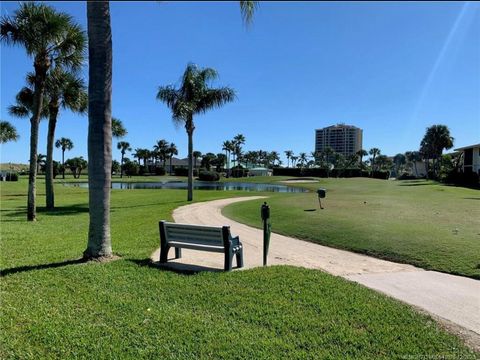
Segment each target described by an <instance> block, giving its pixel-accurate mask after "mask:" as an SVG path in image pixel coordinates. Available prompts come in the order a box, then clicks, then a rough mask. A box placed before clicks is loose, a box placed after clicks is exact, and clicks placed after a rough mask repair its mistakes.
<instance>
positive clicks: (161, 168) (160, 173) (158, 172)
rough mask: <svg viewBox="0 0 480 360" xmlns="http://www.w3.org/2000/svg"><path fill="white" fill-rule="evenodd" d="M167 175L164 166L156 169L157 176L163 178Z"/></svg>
mask: <svg viewBox="0 0 480 360" xmlns="http://www.w3.org/2000/svg"><path fill="white" fill-rule="evenodd" d="M165 174H166V171H165V168H164V167H163V166H159V167H156V168H155V175H160V176H163V175H165Z"/></svg>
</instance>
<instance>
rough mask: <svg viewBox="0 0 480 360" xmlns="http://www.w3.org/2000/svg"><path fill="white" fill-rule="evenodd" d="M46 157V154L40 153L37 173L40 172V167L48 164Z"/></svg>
mask: <svg viewBox="0 0 480 360" xmlns="http://www.w3.org/2000/svg"><path fill="white" fill-rule="evenodd" d="M46 158H47V156H46V155H44V154H38V155H37V174H39V173H40V169H41V168H42V166H44V165H45V164H46V162H45V159H46Z"/></svg>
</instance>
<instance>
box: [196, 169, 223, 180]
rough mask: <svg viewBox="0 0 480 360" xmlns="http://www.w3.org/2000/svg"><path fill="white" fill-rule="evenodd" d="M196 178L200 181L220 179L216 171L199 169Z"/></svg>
mask: <svg viewBox="0 0 480 360" xmlns="http://www.w3.org/2000/svg"><path fill="white" fill-rule="evenodd" d="M198 178H199V180H202V181H218V180H220V174H219V173H217V172H216V171H201V172H200V174H199V175H198Z"/></svg>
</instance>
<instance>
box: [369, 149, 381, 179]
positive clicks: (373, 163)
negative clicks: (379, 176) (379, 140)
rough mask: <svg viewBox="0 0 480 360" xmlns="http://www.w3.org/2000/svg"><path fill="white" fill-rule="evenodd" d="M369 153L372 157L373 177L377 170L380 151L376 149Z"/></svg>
mask: <svg viewBox="0 0 480 360" xmlns="http://www.w3.org/2000/svg"><path fill="white" fill-rule="evenodd" d="M368 153H369V154H370V155H372V161H371V165H372V176H373V172H374V171H375V170H376V164H375V158H376V157H377V156H379V155H380V149H379V148H375V147H374V148H371V149H370V151H369V152H368Z"/></svg>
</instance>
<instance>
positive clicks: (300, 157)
mask: <svg viewBox="0 0 480 360" xmlns="http://www.w3.org/2000/svg"><path fill="white" fill-rule="evenodd" d="M298 161H299V162H300V167H301V168H303V167H304V166H305V163H306V162H307V154H306V153H304V152H301V153H300V154H298Z"/></svg>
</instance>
